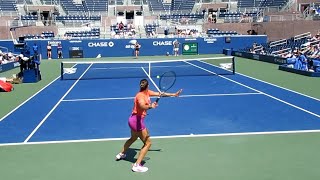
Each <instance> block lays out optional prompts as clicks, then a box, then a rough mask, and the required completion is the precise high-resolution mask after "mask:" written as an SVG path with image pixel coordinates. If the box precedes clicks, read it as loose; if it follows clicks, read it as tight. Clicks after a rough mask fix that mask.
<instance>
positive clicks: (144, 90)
mask: <svg viewBox="0 0 320 180" xmlns="http://www.w3.org/2000/svg"><path fill="white" fill-rule="evenodd" d="M181 91H182V89H180V90H179V91H177V92H176V93H164V94H163V95H162V96H166V97H168V96H171V97H173V96H175V97H177V96H179V95H180V93H181ZM159 95H160V92H154V91H151V90H149V83H148V80H147V79H142V80H141V81H140V92H138V93H137V94H136V96H135V98H134V106H133V110H132V114H131V115H130V117H129V121H128V124H129V127H130V129H131V137H130V139H128V140H127V141H126V142H125V144H124V146H123V148H122V150H121V152H120V153H119V154H117V156H116V160H120V159H124V158H125V157H126V151H127V150H128V149H129V147H130V146H131V145H132V143H134V142H135V141H136V140H137V139H138V137H139V138H140V139H141V141H142V142H143V146H142V148H141V150H140V153H139V156H138V159H137V160H136V162H135V163H134V164H133V166H132V171H134V172H146V171H148V168H147V167H145V166H142V165H141V161H142V160H143V158H144V157H145V155H146V154H147V152H148V150H149V149H150V147H151V140H150V136H149V131H148V129H147V128H146V126H145V123H144V119H145V116H146V115H147V110H149V109H154V108H156V107H157V106H158V104H157V103H156V102H153V103H151V100H150V96H159Z"/></svg>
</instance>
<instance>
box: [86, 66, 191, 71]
mask: <svg viewBox="0 0 320 180" xmlns="http://www.w3.org/2000/svg"><path fill="white" fill-rule="evenodd" d="M190 66H191V65H178V66H152V68H168V67H171V68H172V67H190ZM140 68H141V67H113V68H112V67H105V68H91V70H110V69H111V70H114V69H115V70H117V69H140ZM143 68H148V67H147V66H145V67H143Z"/></svg>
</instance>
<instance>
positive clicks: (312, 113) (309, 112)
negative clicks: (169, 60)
mask: <svg viewBox="0 0 320 180" xmlns="http://www.w3.org/2000/svg"><path fill="white" fill-rule="evenodd" d="M185 62H186V63H188V64H191V65H193V66H195V67H197V68H200V69H202V70H204V71H207V72H209V73H211V74H215V75H218V74H216V73H214V72H212V71H209V70H207V69H205V68H202V67H200V66H197V65H195V64H192V63H190V62H187V61H185ZM218 76H219V77H221V78H223V79H226V80H228V81H231V82H234V83H236V84H239V85H241V86H243V87H246V88H248V89H251V90H253V91H256V92H259V93H262V94H264V95H266V96H268V97H270V98H272V99H275V100H277V101H280V102H282V103H284V104H287V105H289V106H291V107H294V108H297V109H299V110H301V111H304V112H306V113H308V114H311V115H313V116H316V117H318V118H320V115H319V114H316V113H314V112H311V111H308V110H306V109H303V108H301V107H299V106H296V105H294V104H291V103H289V102H286V101H284V100H281V99H279V98H276V97H274V96H271V95H270V94H267V93H264V92H262V91H259V90H257V89H254V88H252V87H250V86H247V85H244V84H242V83H240V82H237V81H235V80H232V79H230V78H227V77H224V76H221V75H218Z"/></svg>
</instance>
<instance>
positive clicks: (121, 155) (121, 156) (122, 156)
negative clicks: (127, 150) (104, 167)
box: [116, 153, 127, 161]
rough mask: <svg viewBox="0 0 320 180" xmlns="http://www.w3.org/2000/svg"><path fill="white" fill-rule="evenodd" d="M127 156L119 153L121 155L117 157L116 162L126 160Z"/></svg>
mask: <svg viewBox="0 0 320 180" xmlns="http://www.w3.org/2000/svg"><path fill="white" fill-rule="evenodd" d="M126 156H127V155H126V154H123V153H119V154H117V155H116V161H119V160H121V159H124V158H126Z"/></svg>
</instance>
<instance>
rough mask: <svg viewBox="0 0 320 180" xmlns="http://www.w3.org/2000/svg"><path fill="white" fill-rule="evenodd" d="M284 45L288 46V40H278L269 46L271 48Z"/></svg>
mask: <svg viewBox="0 0 320 180" xmlns="http://www.w3.org/2000/svg"><path fill="white" fill-rule="evenodd" d="M283 44H287V40H286V39H281V40H278V41H273V42H270V44H269V46H270V47H275V46H280V45H283Z"/></svg>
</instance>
